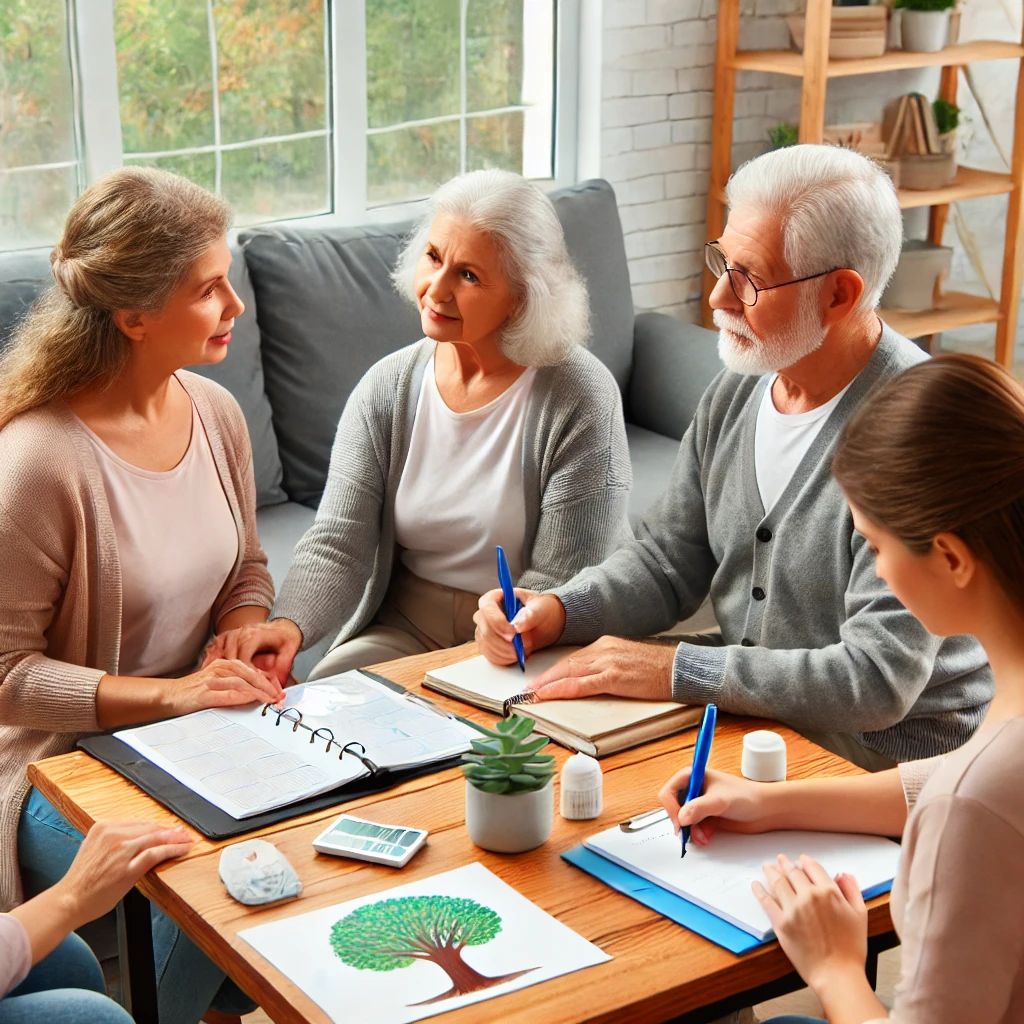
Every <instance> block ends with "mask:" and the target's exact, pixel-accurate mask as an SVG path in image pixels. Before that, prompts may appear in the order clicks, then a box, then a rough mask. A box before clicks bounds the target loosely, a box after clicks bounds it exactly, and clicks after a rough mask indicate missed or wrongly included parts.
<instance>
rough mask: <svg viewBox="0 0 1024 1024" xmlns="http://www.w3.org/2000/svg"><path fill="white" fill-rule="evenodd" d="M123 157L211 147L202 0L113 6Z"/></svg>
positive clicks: (126, 0) (131, 1)
mask: <svg viewBox="0 0 1024 1024" xmlns="http://www.w3.org/2000/svg"><path fill="white" fill-rule="evenodd" d="M114 32H115V35H116V44H117V73H118V89H119V95H120V105H121V137H122V140H123V145H124V151H125V153H153V152H161V151H163V150H168V149H184V148H186V147H191V146H205V145H210V144H211V143H212V142H213V77H212V75H213V73H212V70H211V66H210V40H209V33H208V32H207V20H206V3H205V2H204V0H114Z"/></svg>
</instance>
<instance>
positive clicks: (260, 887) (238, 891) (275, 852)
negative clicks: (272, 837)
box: [219, 839, 302, 907]
mask: <svg viewBox="0 0 1024 1024" xmlns="http://www.w3.org/2000/svg"><path fill="white" fill-rule="evenodd" d="M219 874H220V880H221V881H222V882H223V883H224V885H225V886H226V887H227V890H228V892H229V893H230V894H231V895H232V896H233V897H234V898H235V899H236V900H238V902H239V903H244V904H246V905H247V906H250V907H251V906H256V905H258V904H260V903H273V902H274V901H275V900H284V899H288V897H290V896H298V895H299V893H300V892H302V883H301V882H300V881H299V876H298V875H297V874H296V873H295V868H293V867H292V866H291V864H290V863H289V861H288V858H287V857H286V856H285V855H284V854H283V853H281V851H280V850H279V849H278V848H277V847H276V846H274V844H273V843H268V842H266V841H265V840H263V839H247V840H245V842H242V843H234V844H233V845H231V846H226V847H224V849H223V850H222V851H221V855H220V867H219Z"/></svg>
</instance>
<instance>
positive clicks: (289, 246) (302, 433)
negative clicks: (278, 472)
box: [240, 224, 423, 508]
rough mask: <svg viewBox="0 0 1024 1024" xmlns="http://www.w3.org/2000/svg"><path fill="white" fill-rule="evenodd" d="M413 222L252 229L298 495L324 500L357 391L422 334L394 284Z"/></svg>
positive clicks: (250, 257) (288, 465) (282, 438)
mask: <svg viewBox="0 0 1024 1024" xmlns="http://www.w3.org/2000/svg"><path fill="white" fill-rule="evenodd" d="M409 227H410V226H409V224H399V225H394V226H390V227H381V228H375V229H373V230H369V229H364V228H346V227H329V228H320V227H317V228H314V227H311V226H308V225H299V226H293V227H275V228H259V229H255V230H252V231H247V232H243V233H242V234H241V236H240V237H241V240H242V243H243V245H244V247H245V259H246V262H247V263H248V266H249V272H250V273H251V275H252V282H253V287H254V289H255V291H256V302H257V305H258V307H259V325H260V333H261V335H262V344H263V366H264V369H265V372H266V388H267V395H268V397H269V398H270V404H271V406H272V407H273V410H274V427H275V430H276V432H277V440H278V445H279V448H280V452H281V463H282V465H283V467H284V489H285V490H286V491H287V492H288V496H289V497H290V498H291V499H292V500H293V501H299V502H302V503H303V504H306V505H310V506H312V507H314V508H315V507H316V506H317V505H318V504H319V502H320V495H321V494H322V493H323V489H324V483H325V481H326V479H327V465H328V461H329V459H330V452H331V443H332V441H333V440H334V433H335V430H336V428H337V426H338V420H339V419H340V418H341V411H342V409H343V408H344V406H345V402H346V401H347V399H348V396H349V393H350V392H351V391H352V389H353V388H354V387H355V385H356V384H357V383H358V382H359V379H360V378H361V377H362V376H363V374H364V373H365V372H366V371H367V370H368V369H369V368H370V367H371V366H372V365H373V364H374V363H376V362H377V361H378V360H379V359H382V358H383V357H384V356H386V355H387V354H388V353H390V352H394V351H395V350H396V349H399V348H402V347H403V346H405V345H408V344H410V343H412V342H414V341H416V340H418V339H419V338H421V337H422V336H423V335H422V332H421V331H420V318H419V314H418V313H417V312H416V309H415V307H414V306H413V305H412V303H410V302H407V301H406V300H405V299H403V298H402V297H401V296H400V295H399V294H398V293H397V292H396V291H395V290H394V289H393V288H392V287H391V277H390V275H391V270H392V268H393V267H394V265H395V259H396V257H397V254H398V248H399V245H400V244H401V242H402V239H403V238H404V237H405V236H406V234H407V233H408V231H409Z"/></svg>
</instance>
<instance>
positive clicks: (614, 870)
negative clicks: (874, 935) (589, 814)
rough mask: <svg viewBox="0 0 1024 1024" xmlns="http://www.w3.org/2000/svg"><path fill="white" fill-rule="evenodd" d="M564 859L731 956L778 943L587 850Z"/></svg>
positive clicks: (878, 891) (874, 892) (880, 889)
mask: <svg viewBox="0 0 1024 1024" xmlns="http://www.w3.org/2000/svg"><path fill="white" fill-rule="evenodd" d="M562 858H563V860H567V861H568V862H569V863H570V864H572V865H573V866H574V867H577V868H579V869H580V870H581V871H586V872H587V874H590V875H593V876H594V877H595V878H598V879H600V880H601V881H602V882H604V884H605V885H609V886H611V887H612V888H613V889H615V890H616V891H617V892H621V893H623V894H624V895H626V896H629V897H630V899H634V900H636V901H637V902H638V903H642V904H643V905H644V906H645V907H650V908H651V910H656V911H657V912H658V913H659V914H663V915H664V916H665V917H667V918H669V919H670V920H672V921H675V922H676V924H681V925H682V926H683V927H684V928H689V929H690V931H692V932H696V933H697V934H698V935H703V936H704V938H705V939H709V940H710V941H711V942H714V943H715V944H716V945H719V946H722V947H723V948H725V949H727V950H729V952H730V953H736V954H740V953H748V952H750V950H752V949H756V948H757V947H758V946H764V945H766V944H767V943H769V942H774V941H775V940H774V939H773V938H769V939H756V938H754V936H753V935H751V934H750V933H749V932H745V931H744V930H743V929H742V928H737V927H736V925H734V924H730V923H729V922H728V921H724V920H722V918H720V917H718V916H717V915H716V914H712V913H711V912H710V911H707V910H705V909H704V908H703V907H698V906H697V904H696V903H691V902H690V901H689V900H684V899H683V898H682V896H677V895H676V894H675V893H673V892H669V891H668V890H667V889H662V888H661V886H658V885H655V884H654V883H653V882H648V881H647V879H646V878H641V877H640V875H637V874H634V873H633V872H632V871H627V870H626V869H625V868H623V867H619V865H618V864H615V863H613V862H612V861H610V860H606V859H605V858H604V857H602V856H600V854H597V853H594V852H593V851H592V850H588V849H587V848H586V847H585V846H582V845H581V846H574V847H573V848H572V849H571V850H569V851H567V852H566V853H563V854H562ZM891 888H892V882H884V883H882V884H881V885H878V886H875V887H874V888H873V889H869V890H868V891H867V892H865V893H864V898H865V899H866V900H867V899H872V898H873V897H875V896H881V895H882V893H884V892H888V891H889V890H890V889H891Z"/></svg>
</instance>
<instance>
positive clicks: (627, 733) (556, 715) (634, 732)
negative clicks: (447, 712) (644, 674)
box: [424, 647, 703, 757]
mask: <svg viewBox="0 0 1024 1024" xmlns="http://www.w3.org/2000/svg"><path fill="white" fill-rule="evenodd" d="M577 650H579V648H578V647H551V648H549V649H548V650H545V651H539V652H538V653H536V654H532V655H530V657H529V659H528V660H527V662H526V673H525V675H524V673H523V672H522V671H520V669H519V668H518V667H517V666H516V665H510V666H507V667H500V666H498V665H492V664H491V663H490V662H489V661H487V659H486V658H483V657H477V658H470V659H469V660H468V661H460V662H459V663H458V664H456V665H447V666H445V667H444V668H436V669H431V670H430V671H429V672H428V673H427V675H426V679H425V680H424V686H426V687H428V688H429V689H431V690H436V691H437V692H438V693H443V694H444V695H445V696H447V697H452V698H454V699H455V700H461V701H465V702H466V703H467V704H473V705H474V706H476V707H478V708H484V709H485V710H487V711H491V712H493V713H494V714H498V715H500V714H501V711H502V704H503V702H504V701H506V700H507V699H508V698H509V697H514V696H515V695H516V694H517V693H521V692H522V690H523V687H524V686H525V685H526V683H527V682H528V681H529V680H531V679H536V678H537V676H539V675H540V674H541V673H542V672H544V671H546V670H547V669H549V668H550V667H551V666H552V665H554V663H555V662H556V661H558V660H559V659H561V658H564V657H566V656H567V655H569V654H572V653H573V651H577ZM512 710H513V713H514V714H517V715H524V716H526V717H527V718H532V719H534V721H535V722H536V723H537V732H540V733H543V734H544V735H545V736H549V737H551V739H553V740H554V741H555V742H556V743H561V744H562V746H565V747H569V748H570V749H572V750H581V751H583V753H584V754H591V755H592V756H594V757H606V756H607V755H608V754H614V753H615V752H616V751H619V750H626V749H627V748H629V747H635V746H637V745H638V744H640V743H648V742H650V741H651V740H657V739H661V737H662V736H669V735H671V734H672V733H674V732H679V731H680V730H681V729H687V728H689V727H690V726H693V725H696V724H697V723H698V722H699V721H700V717H701V714H702V713H703V709H702V708H699V707H689V706H687V705H685V704H676V703H674V702H673V701H648V700H629V699H628V698H626V697H585V698H582V699H580V700H548V701H542V702H540V703H538V704H522V705H518V706H516V707H514V708H513V709H512Z"/></svg>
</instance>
